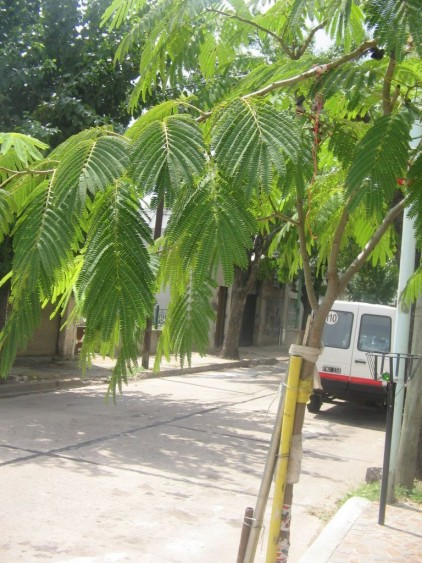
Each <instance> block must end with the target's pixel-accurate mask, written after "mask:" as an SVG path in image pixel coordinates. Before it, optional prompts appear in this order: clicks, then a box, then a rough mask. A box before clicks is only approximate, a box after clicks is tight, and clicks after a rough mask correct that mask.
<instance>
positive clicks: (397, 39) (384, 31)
mask: <svg viewBox="0 0 422 563" xmlns="http://www.w3.org/2000/svg"><path fill="white" fill-rule="evenodd" d="M420 10H421V3H420V0H370V1H369V2H368V6H367V13H368V19H367V21H368V25H369V28H371V29H372V32H373V34H374V37H375V38H376V39H377V40H378V41H379V43H380V44H381V45H384V46H385V48H386V50H387V52H388V53H391V52H392V51H394V53H395V58H396V59H401V58H402V57H403V55H404V50H405V46H406V42H407V39H408V35H409V33H410V35H411V36H412V40H413V44H414V46H415V48H416V50H417V52H418V54H419V56H421V55H422V19H421V15H420Z"/></svg>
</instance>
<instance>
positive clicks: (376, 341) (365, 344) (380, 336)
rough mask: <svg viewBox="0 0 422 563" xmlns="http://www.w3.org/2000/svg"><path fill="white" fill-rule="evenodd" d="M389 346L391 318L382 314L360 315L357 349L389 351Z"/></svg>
mask: <svg viewBox="0 0 422 563" xmlns="http://www.w3.org/2000/svg"><path fill="white" fill-rule="evenodd" d="M390 346H391V318H390V317H386V316H384V315H362V317H361V321H360V330H359V339H358V350H361V351H362V352H389V351H390Z"/></svg>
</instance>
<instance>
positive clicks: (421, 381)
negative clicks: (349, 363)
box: [397, 299, 422, 489]
mask: <svg viewBox="0 0 422 563" xmlns="http://www.w3.org/2000/svg"><path fill="white" fill-rule="evenodd" d="M421 343H422V299H419V301H418V302H417V304H416V311H415V322H414V328H413V342H412V350H413V351H414V352H415V353H418V352H420V349H421ZM421 430H422V365H419V368H418V370H417V372H416V374H415V375H414V376H413V378H412V379H411V380H410V381H409V383H408V384H407V389H406V403H405V408H404V417H403V425H402V431H401V436H400V447H399V456H398V461H397V482H398V484H399V485H403V486H404V487H407V488H408V489H412V488H413V486H414V480H415V477H416V474H417V473H418V474H420V473H421V472H422V469H421V467H420V462H421V458H422V451H421V439H420V436H421ZM418 444H419V448H418ZM418 449H419V450H420V451H419V464H418ZM418 465H419V471H418Z"/></svg>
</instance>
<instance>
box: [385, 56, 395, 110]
mask: <svg viewBox="0 0 422 563" xmlns="http://www.w3.org/2000/svg"><path fill="white" fill-rule="evenodd" d="M395 68H396V59H395V57H394V54H393V53H392V54H391V57H390V60H389V61H388V66H387V70H386V73H385V76H384V84H383V86H382V113H383V115H389V114H390V113H391V110H392V108H393V104H394V101H392V100H391V81H392V79H393V74H394V69H395ZM397 95H398V94H397ZM396 99H397V98H396Z"/></svg>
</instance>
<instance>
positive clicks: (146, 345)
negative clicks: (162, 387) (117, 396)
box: [142, 197, 164, 369]
mask: <svg viewBox="0 0 422 563" xmlns="http://www.w3.org/2000/svg"><path fill="white" fill-rule="evenodd" d="M163 217H164V197H163V198H161V199H160V202H159V204H158V207H157V212H156V215H155V226H154V240H157V239H158V238H159V237H160V236H161V232H162V229H163ZM151 338H152V311H151V317H150V318H149V319H147V322H146V326H145V330H144V341H143V344H142V367H143V368H144V369H148V368H149V356H150V352H151Z"/></svg>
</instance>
